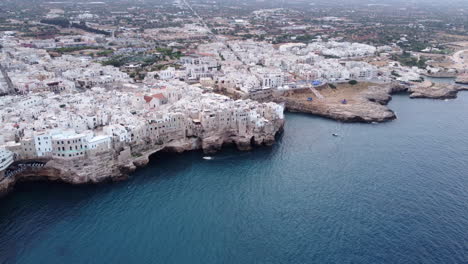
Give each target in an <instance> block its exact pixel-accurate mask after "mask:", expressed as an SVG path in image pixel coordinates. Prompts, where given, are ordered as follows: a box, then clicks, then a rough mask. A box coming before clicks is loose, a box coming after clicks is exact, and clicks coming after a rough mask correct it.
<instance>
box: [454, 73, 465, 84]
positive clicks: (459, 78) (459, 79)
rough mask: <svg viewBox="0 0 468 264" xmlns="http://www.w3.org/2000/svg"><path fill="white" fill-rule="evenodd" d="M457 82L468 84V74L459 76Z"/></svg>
mask: <svg viewBox="0 0 468 264" xmlns="http://www.w3.org/2000/svg"><path fill="white" fill-rule="evenodd" d="M455 82H456V83H459V84H468V74H466V75H461V76H458V77H457V79H455Z"/></svg>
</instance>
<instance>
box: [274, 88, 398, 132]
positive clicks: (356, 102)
mask: <svg viewBox="0 0 468 264" xmlns="http://www.w3.org/2000/svg"><path fill="white" fill-rule="evenodd" d="M406 89H407V87H403V86H398V85H381V86H371V87H369V88H368V89H367V90H365V91H362V92H360V93H357V94H356V95H354V96H353V97H352V98H351V100H350V102H348V103H346V104H344V103H341V102H339V101H337V100H331V101H327V100H326V99H325V100H323V101H319V102H313V103H309V102H304V101H297V100H292V99H290V98H287V97H279V98H277V100H276V101H277V102H284V103H285V106H286V109H287V110H289V111H292V112H303V113H311V114H314V115H318V116H322V117H326V118H331V119H334V120H339V121H343V122H364V123H370V122H384V121H388V120H392V119H395V118H396V116H395V113H394V112H393V111H392V110H390V109H389V108H388V107H386V104H387V103H388V102H389V101H390V100H391V98H392V97H391V94H392V93H396V92H400V91H405V90H406Z"/></svg>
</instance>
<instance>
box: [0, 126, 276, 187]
mask: <svg viewBox="0 0 468 264" xmlns="http://www.w3.org/2000/svg"><path fill="white" fill-rule="evenodd" d="M274 122H275V124H274V128H275V129H274V131H270V132H257V133H255V134H253V135H248V136H238V135H235V134H230V133H224V134H221V135H219V134H212V135H209V136H206V137H204V138H186V139H185V140H175V141H171V142H169V143H167V144H165V145H163V146H161V145H148V144H144V142H141V144H134V145H132V146H126V147H123V146H122V147H121V148H119V147H118V146H116V148H114V149H118V150H114V149H113V150H111V151H107V152H101V153H96V154H93V155H90V156H87V157H84V158H80V159H72V160H66V159H49V160H47V162H46V164H45V166H44V167H40V168H28V169H26V170H24V171H22V172H21V173H18V174H16V175H14V176H12V177H9V178H4V179H3V180H2V181H0V196H3V195H6V194H8V193H10V192H11V191H12V190H13V188H14V186H15V184H16V183H18V182H23V181H42V180H46V181H60V182H64V183H68V184H74V185H82V184H95V183H102V182H108V181H121V180H125V179H128V177H129V175H130V173H132V172H134V171H135V170H136V169H138V168H142V167H145V166H146V165H147V164H148V163H149V160H150V156H151V155H153V154H155V153H157V152H177V153H182V152H186V151H193V150H202V151H203V152H204V153H207V154H210V153H211V154H212V153H215V152H217V151H219V150H221V149H222V147H223V146H224V145H232V144H234V145H235V146H236V147H237V148H238V149H239V150H241V151H248V150H251V149H252V148H253V147H256V146H271V145H273V144H274V143H275V141H276V140H275V137H276V135H278V134H279V133H281V132H282V131H283V126H284V120H283V119H281V120H275V121H274ZM18 162H21V161H18Z"/></svg>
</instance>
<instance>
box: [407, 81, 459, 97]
mask: <svg viewBox="0 0 468 264" xmlns="http://www.w3.org/2000/svg"><path fill="white" fill-rule="evenodd" d="M461 90H468V87H465V86H461V85H452V84H441V83H437V84H434V83H430V84H424V83H423V84H420V85H415V86H412V87H411V88H410V89H409V90H408V91H409V92H410V98H431V99H453V98H457V94H458V91H461Z"/></svg>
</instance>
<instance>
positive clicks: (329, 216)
mask: <svg viewBox="0 0 468 264" xmlns="http://www.w3.org/2000/svg"><path fill="white" fill-rule="evenodd" d="M390 106H391V108H392V109H394V110H395V111H396V112H397V115H398V117H399V118H398V119H397V120H395V121H394V122H390V123H385V124H378V125H372V124H340V123H337V122H334V121H329V120H325V119H320V118H314V117H311V116H307V115H301V114H288V115H287V125H286V129H285V133H284V134H283V136H282V137H281V138H280V140H279V143H278V144H277V145H275V146H274V147H272V148H260V149H256V150H254V151H252V152H248V153H242V152H237V151H234V150H226V151H223V152H222V153H219V154H217V155H216V156H215V159H214V160H211V161H207V160H203V159H202V157H203V154H201V153H198V152H192V153H185V154H180V155H176V154H164V155H158V156H156V157H154V159H153V161H152V163H151V164H150V165H149V166H148V167H147V168H145V169H141V170H140V171H138V172H136V173H135V174H134V175H133V178H132V179H131V180H129V181H126V182H120V183H115V184H107V185H98V186H85V187H73V186H67V185H62V184H50V183H33V184H25V185H21V186H20V187H19V188H18V189H17V190H16V192H15V193H14V194H12V195H10V196H8V197H7V198H5V199H3V200H0V263H50V264H52V263H60V264H63V263H467V262H468V122H467V121H468V119H467V117H468V93H462V94H460V96H459V98H458V99H457V100H451V101H433V100H410V99H408V98H407V97H405V96H403V95H401V96H395V97H394V100H393V101H392V102H391V104H390ZM332 133H338V134H340V137H332V136H331V134H332Z"/></svg>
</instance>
